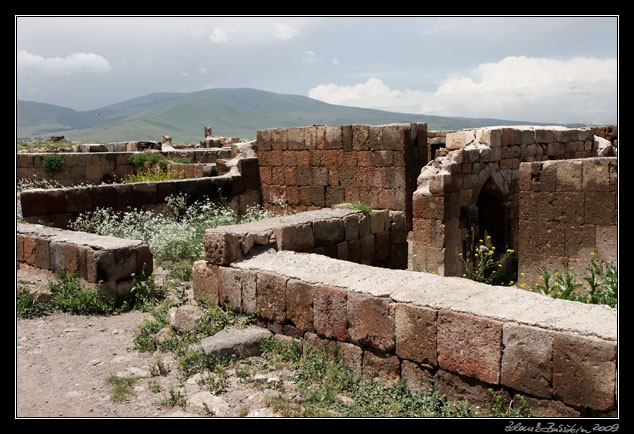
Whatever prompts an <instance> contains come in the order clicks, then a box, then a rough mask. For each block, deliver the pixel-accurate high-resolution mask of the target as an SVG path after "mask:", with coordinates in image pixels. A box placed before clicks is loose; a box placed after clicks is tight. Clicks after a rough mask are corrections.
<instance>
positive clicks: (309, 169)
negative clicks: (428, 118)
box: [256, 123, 428, 228]
mask: <svg viewBox="0 0 634 434" xmlns="http://www.w3.org/2000/svg"><path fill="white" fill-rule="evenodd" d="M256 148H257V154H258V160H259V166H260V180H261V185H262V200H263V205H264V206H265V207H267V208H275V207H276V206H279V205H280V204H281V205H284V206H287V207H288V208H290V209H291V210H293V211H306V210H313V209H319V208H323V207H330V206H332V205H336V204H339V203H342V202H350V203H354V202H357V201H361V202H363V203H365V204H368V205H370V206H371V207H372V208H375V209H389V210H394V211H403V212H405V214H406V220H407V225H408V228H409V227H411V195H412V193H413V192H414V190H415V189H416V177H417V176H418V174H419V173H420V169H421V167H422V166H423V165H424V164H425V163H426V162H427V154H428V151H427V124H424V123H418V124H392V125H378V126H370V125H343V126H342V125H313V126H306V127H295V128H278V129H269V130H263V131H258V133H257V141H256Z"/></svg>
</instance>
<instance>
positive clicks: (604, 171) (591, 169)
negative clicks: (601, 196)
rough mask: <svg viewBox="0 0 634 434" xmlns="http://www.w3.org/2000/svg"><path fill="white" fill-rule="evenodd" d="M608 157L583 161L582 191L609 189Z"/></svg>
mask: <svg viewBox="0 0 634 434" xmlns="http://www.w3.org/2000/svg"><path fill="white" fill-rule="evenodd" d="M609 162H610V160H609V159H606V158H596V159H595V158H591V159H587V160H584V161H583V191H585V192H595V191H596V192H598V191H606V192H607V191H609V190H610V181H609V179H610V173H609V172H610V171H609Z"/></svg>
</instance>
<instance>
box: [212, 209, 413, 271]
mask: <svg viewBox="0 0 634 434" xmlns="http://www.w3.org/2000/svg"><path fill="white" fill-rule="evenodd" d="M204 244H205V251H206V260H207V261H209V262H210V263H212V264H216V265H227V264H230V263H232V262H233V261H235V260H238V259H241V258H243V257H246V256H247V255H249V254H250V253H251V254H252V253H253V252H252V251H251V250H252V249H254V250H253V251H261V250H262V249H268V248H274V249H277V250H293V251H298V252H309V253H318V254H322V255H326V256H329V257H332V258H338V259H342V260H346V261H352V262H357V263H363V264H374V265H379V266H384V267H391V268H401V269H402V268H405V267H406V266H407V231H406V228H405V217H404V213H403V212H399V211H388V210H374V211H373V212H372V214H371V215H367V214H364V213H363V212H361V211H357V210H351V209H343V208H332V209H322V210H317V211H306V212H302V213H297V214H292V215H288V216H283V217H275V218H269V219H265V220H261V221H257V222H252V223H248V224H240V225H232V226H221V227H218V228H215V229H209V230H207V231H206V232H205V237H204Z"/></svg>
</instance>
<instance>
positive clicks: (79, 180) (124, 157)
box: [16, 145, 231, 187]
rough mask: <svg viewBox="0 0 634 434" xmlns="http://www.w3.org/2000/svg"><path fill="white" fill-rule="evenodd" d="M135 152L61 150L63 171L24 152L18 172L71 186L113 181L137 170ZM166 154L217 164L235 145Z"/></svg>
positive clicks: (19, 157)
mask: <svg viewBox="0 0 634 434" xmlns="http://www.w3.org/2000/svg"><path fill="white" fill-rule="evenodd" d="M79 146H83V145H79ZM100 146H105V145H100ZM153 152H159V151H153ZM135 154H136V152H105V151H103V152H90V151H87V152H81V151H80V152H58V153H57V155H59V157H60V158H61V160H62V167H61V170H60V171H58V172H47V171H46V170H45V169H44V166H43V164H42V159H43V158H44V157H45V156H46V155H49V154H47V153H22V152H21V153H18V154H17V157H16V175H17V178H18V179H48V180H55V181H57V182H59V183H60V184H61V185H63V186H68V187H70V186H74V185H80V184H84V183H90V184H100V183H102V182H106V183H111V182H113V181H114V180H115V179H116V178H119V179H121V178H124V177H126V176H127V175H131V174H133V173H136V167H135V165H133V164H132V163H130V161H129V160H130V157H131V156H133V155H135ZM163 154H164V155H166V156H167V158H170V159H175V158H187V159H189V160H190V161H191V162H192V163H196V164H201V165H203V164H212V163H215V162H216V160H217V159H220V158H229V157H230V155H231V148H230V147H227V148H215V149H204V150H189V151H185V150H180V151H176V150H174V151H171V152H164V153H163Z"/></svg>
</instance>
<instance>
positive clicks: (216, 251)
mask: <svg viewBox="0 0 634 434" xmlns="http://www.w3.org/2000/svg"><path fill="white" fill-rule="evenodd" d="M203 245H204V247H205V259H206V260H207V261H208V262H211V263H212V264H216V265H228V264H230V263H232V262H233V261H235V260H236V259H239V258H241V257H242V252H241V249H240V238H239V236H238V235H237V234H233V233H229V232H220V231H209V230H208V231H206V232H205V235H204V236H203Z"/></svg>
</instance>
